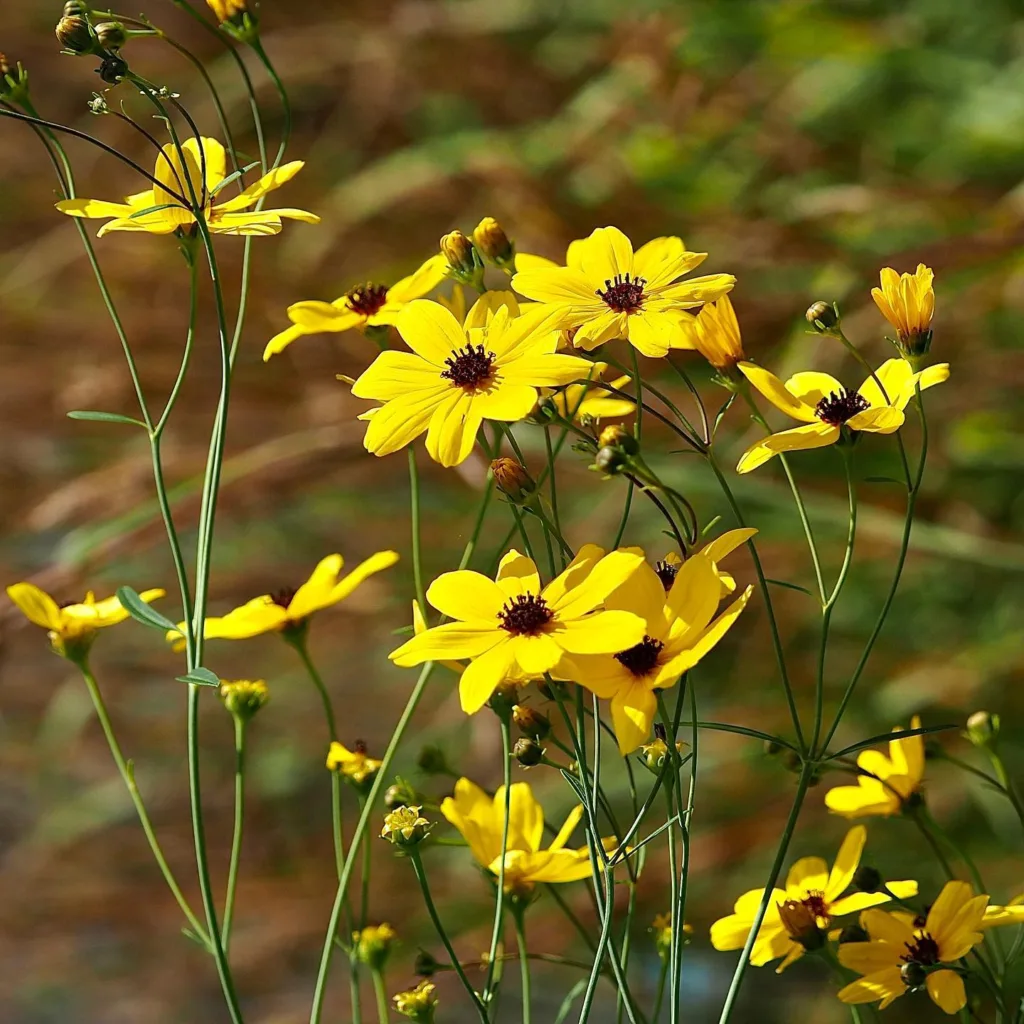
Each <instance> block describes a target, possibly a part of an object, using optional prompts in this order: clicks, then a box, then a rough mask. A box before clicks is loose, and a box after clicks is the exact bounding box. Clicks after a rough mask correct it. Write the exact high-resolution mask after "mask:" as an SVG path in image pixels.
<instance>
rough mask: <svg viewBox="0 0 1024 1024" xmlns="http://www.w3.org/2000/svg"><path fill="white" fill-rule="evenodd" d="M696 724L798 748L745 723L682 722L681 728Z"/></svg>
mask: <svg viewBox="0 0 1024 1024" xmlns="http://www.w3.org/2000/svg"><path fill="white" fill-rule="evenodd" d="M684 725H688V726H691V727H692V726H693V725H696V726H697V728H698V729H714V730H715V731H716V732H731V733H735V734H736V735H737V736H749V737H750V738H751V739H754V740H765V741H766V742H771V743H778V744H779V745H780V746H783V747H786V748H787V749H789V750H796V747H794V746H793V744H792V743H789V742H787V741H786V740H784V739H781V738H780V737H779V736H772V735H771V733H767V732H761V731H760V730H759V729H748V728H747V727H746V726H745V725H729V724H727V723H726V722H680V723H679V727H680V729H681V728H682V727H683V726H684Z"/></svg>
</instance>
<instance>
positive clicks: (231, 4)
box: [206, 0, 249, 22]
mask: <svg viewBox="0 0 1024 1024" xmlns="http://www.w3.org/2000/svg"><path fill="white" fill-rule="evenodd" d="M206 3H207V5H208V6H209V8H210V10H211V11H213V15H214V17H215V18H216V19H217V20H218V21H219V22H225V21H230V20H231V18H233V17H234V16H235V15H236V14H245V12H246V11H248V10H249V4H248V0H206Z"/></svg>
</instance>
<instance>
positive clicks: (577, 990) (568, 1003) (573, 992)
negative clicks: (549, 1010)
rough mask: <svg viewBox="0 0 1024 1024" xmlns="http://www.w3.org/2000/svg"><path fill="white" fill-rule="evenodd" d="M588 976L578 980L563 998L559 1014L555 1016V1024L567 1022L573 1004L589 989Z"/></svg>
mask: <svg viewBox="0 0 1024 1024" xmlns="http://www.w3.org/2000/svg"><path fill="white" fill-rule="evenodd" d="M588 981H589V979H588V978H581V979H580V980H579V981H577V982H576V984H575V985H573V987H572V988H571V989H570V990H569V994H568V995H567V996H566V997H565V998H564V999H563V1000H562V1005H561V1006H560V1007H559V1009H558V1016H557V1017H555V1024H565V1021H566V1020H567V1019H568V1017H569V1014H570V1013H572V1004H573V1003H575V1002H576V1000H577V999H579V997H580V996H581V995H583V993H584V992H585V991H586V990H587V983H588Z"/></svg>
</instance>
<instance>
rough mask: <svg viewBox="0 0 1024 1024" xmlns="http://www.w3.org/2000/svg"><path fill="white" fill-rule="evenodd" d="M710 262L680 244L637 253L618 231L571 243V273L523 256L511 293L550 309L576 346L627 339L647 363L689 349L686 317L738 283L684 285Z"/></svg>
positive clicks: (657, 242) (708, 280)
mask: <svg viewBox="0 0 1024 1024" xmlns="http://www.w3.org/2000/svg"><path fill="white" fill-rule="evenodd" d="M706 258H707V253H700V252H688V251H687V250H686V247H685V246H684V245H683V242H682V239H680V238H675V237H664V238H655V239H652V240H651V241H650V242H648V243H647V244H646V245H642V246H641V247H640V248H639V249H638V250H637V251H636V252H633V245H632V243H631V242H630V240H629V239H628V238H627V237H626V236H625V235H624V234H623V233H622V232H621V231H620V230H619V229H618V228H615V227H605V228H597V229H596V230H595V231H594V232H593V233H592V234H591V235H590V236H589V237H588V238H583V239H579V240H577V241H575V242H573V243H572V244H571V245H570V246H569V249H568V251H567V253H566V264H567V265H566V266H564V267H560V266H557V265H553V264H551V262H550V261H548V260H542V259H538V258H537V257H530V256H526V255H520V256H517V257H516V266H517V268H518V271H519V272H518V273H517V274H516V275H515V277H513V278H512V287H513V288H515V290H516V291H517V292H519V294H520V295H525V296H526V297H527V298H529V299H534V300H536V301H537V302H539V303H541V304H543V305H544V306H545V307H547V308H549V309H550V311H551V313H552V314H553V324H554V326H557V327H560V328H563V329H564V330H568V331H573V330H574V331H575V334H574V335H573V339H572V341H573V344H574V345H575V346H576V347H577V348H582V349H586V350H587V351H590V350H591V349H594V348H597V346H598V345H601V344H603V343H604V342H606V341H612V340H614V339H616V338H625V339H627V340H628V341H629V342H630V344H632V345H633V346H634V347H635V348H636V349H637V350H638V351H639V352H642V353H643V354H644V355H646V356H653V357H659V356H664V355H667V354H668V352H669V349H672V348H689V347H691V345H690V342H689V341H688V338H687V331H685V330H684V328H683V326H681V325H682V324H683V323H684V322H685V321H686V320H688V319H692V318H691V317H690V314H688V313H687V312H686V310H688V309H693V308H695V307H697V306H701V305H703V303H705V302H711V301H713V300H715V299H718V298H720V297H721V296H723V295H724V294H725V293H726V292H728V291H729V290H730V289H731V288H732V286H733V284H734V283H735V281H736V278H734V277H733V276H732V274H711V275H709V276H707V277H695V278H691V279H690V280H689V281H682V282H678V283H676V282H677V281H678V278H680V277H682V276H683V275H684V274H688V273H689V272H690V271H691V270H693V269H694V267H697V266H699V265H700V264H701V263H703V262H704V260H705V259H706Z"/></svg>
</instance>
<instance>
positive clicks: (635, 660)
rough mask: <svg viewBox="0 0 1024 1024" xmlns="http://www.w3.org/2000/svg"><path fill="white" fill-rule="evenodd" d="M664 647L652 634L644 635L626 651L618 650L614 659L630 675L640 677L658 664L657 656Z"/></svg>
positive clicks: (649, 672)
mask: <svg viewBox="0 0 1024 1024" xmlns="http://www.w3.org/2000/svg"><path fill="white" fill-rule="evenodd" d="M664 649H665V645H664V644H663V643H662V642H661V641H660V640H655V639H654V637H652V636H645V637H644V638H643V640H641V641H640V643H638V644H637V645H636V646H635V647H630V648H629V650H627V651H619V653H618V654H616V655H615V660H616V661H617V662H618V663H619V664H620V665H622V667H623V668H625V669H626V671H627V672H629V673H630V675H634V676H636V677H637V678H638V679H642V678H643V677H644V676H647V675H650V674H651V672H653V671H654V669H655V667H656V666H657V664H658V657H659V655H660V654H661V652H662V651H663V650H664Z"/></svg>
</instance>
